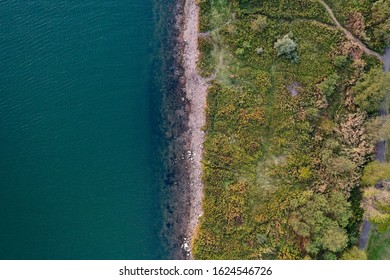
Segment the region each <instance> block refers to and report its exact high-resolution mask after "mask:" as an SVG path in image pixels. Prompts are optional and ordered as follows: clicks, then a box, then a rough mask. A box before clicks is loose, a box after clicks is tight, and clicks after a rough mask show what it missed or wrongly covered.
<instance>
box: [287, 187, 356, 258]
mask: <svg viewBox="0 0 390 280" xmlns="http://www.w3.org/2000/svg"><path fill="white" fill-rule="evenodd" d="M290 203H291V206H292V208H293V209H294V211H293V212H292V214H291V216H290V219H289V225H290V226H291V227H292V229H293V231H294V232H295V233H296V234H297V235H298V236H299V237H300V238H302V239H303V240H305V242H304V244H305V250H306V253H309V254H311V255H312V256H317V255H318V254H319V253H320V252H322V253H324V254H325V253H328V255H330V253H337V252H340V251H342V250H343V249H344V248H346V247H347V245H348V235H347V232H346V229H345V227H346V226H347V224H348V221H349V219H350V217H351V216H352V212H351V210H350V203H349V202H348V201H347V198H346V197H345V196H344V195H343V194H342V193H341V192H334V193H332V194H318V193H314V192H312V191H304V192H302V194H301V197H299V198H298V199H292V200H291V202H290Z"/></svg>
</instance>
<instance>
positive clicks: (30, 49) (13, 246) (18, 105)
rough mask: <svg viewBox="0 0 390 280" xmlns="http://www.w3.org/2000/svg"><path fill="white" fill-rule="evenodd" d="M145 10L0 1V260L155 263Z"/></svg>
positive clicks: (147, 3) (155, 143) (156, 177)
mask: <svg viewBox="0 0 390 280" xmlns="http://www.w3.org/2000/svg"><path fill="white" fill-rule="evenodd" d="M153 4H154V3H153V0H83V1H71V0H56V1H48V0H36V1H27V0H18V1H15V0H0V259H159V258H164V255H162V254H163V253H162V252H163V250H162V244H161V241H160V239H159V232H160V228H161V223H162V218H161V213H160V204H159V188H160V179H161V174H160V170H161V164H162V163H161V160H160V159H159V157H158V152H157V150H158V149H159V147H160V146H159V145H160V143H159V138H158V135H157V134H158V133H157V132H156V131H157V130H156V126H157V125H158V122H159V119H158V118H159V115H158V108H156V106H155V105H156V104H158V100H157V99H158V98H159V94H158V92H157V91H156V90H155V89H154V88H153V76H152V72H153V67H155V65H154V66H153V64H152V59H153V48H152V47H151V46H152V45H153V40H155V37H154V36H153V33H154V30H155V21H154V19H153Z"/></svg>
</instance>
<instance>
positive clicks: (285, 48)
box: [274, 34, 299, 63]
mask: <svg viewBox="0 0 390 280" xmlns="http://www.w3.org/2000/svg"><path fill="white" fill-rule="evenodd" d="M274 48H275V49H276V50H277V52H278V56H281V57H285V58H287V59H288V60H290V61H291V62H294V63H297V62H298V60H299V56H298V50H297V48H298V46H297V43H295V42H294V41H293V35H292V34H287V35H284V36H283V38H281V39H278V40H277V41H276V42H275V44H274Z"/></svg>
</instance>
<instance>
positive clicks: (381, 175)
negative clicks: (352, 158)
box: [362, 161, 390, 186]
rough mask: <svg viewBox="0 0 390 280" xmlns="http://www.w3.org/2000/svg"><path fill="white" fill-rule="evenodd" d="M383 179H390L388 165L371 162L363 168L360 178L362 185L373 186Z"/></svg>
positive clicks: (389, 165) (389, 164)
mask: <svg viewBox="0 0 390 280" xmlns="http://www.w3.org/2000/svg"><path fill="white" fill-rule="evenodd" d="M385 179H390V163H384V162H379V161H373V162H370V163H369V164H367V165H366V167H365V168H364V172H363V177H362V182H363V184H364V185H366V186H373V185H375V184H377V183H378V182H380V181H382V180H385Z"/></svg>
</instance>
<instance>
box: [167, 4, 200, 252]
mask: <svg viewBox="0 0 390 280" xmlns="http://www.w3.org/2000/svg"><path fill="white" fill-rule="evenodd" d="M173 9H174V10H173V11H172V12H173V14H175V15H176V17H175V19H174V20H175V22H174V23H173V24H172V25H171V27H172V30H171V31H169V33H171V34H169V36H170V37H171V38H174V39H173V40H172V41H170V42H169V43H168V44H167V46H166V47H165V48H166V53H171V54H172V53H173V52H172V50H175V52H174V55H173V57H172V60H171V59H169V58H167V59H166V64H165V65H163V69H162V70H163V71H164V72H165V73H166V75H167V76H166V77H165V83H164V86H165V90H164V101H163V108H164V110H165V111H164V112H163V115H164V119H165V123H164V127H163V130H164V132H165V139H166V141H167V144H166V151H165V155H164V156H165V158H166V159H167V161H166V168H165V169H166V172H165V173H166V178H165V182H164V190H163V202H164V203H163V211H164V213H165V217H164V218H165V222H164V228H163V233H162V235H163V239H164V240H165V243H166V244H167V251H168V252H169V255H170V258H172V259H192V258H193V256H192V252H191V244H192V239H193V235H194V231H195V229H196V227H197V224H198V219H199V217H200V216H201V215H202V208H201V202H202V196H203V185H202V180H201V174H202V166H201V159H202V152H203V141H204V132H203V130H202V127H203V126H204V124H205V110H204V108H205V105H206V94H207V87H208V83H207V80H205V79H203V78H202V77H200V76H199V75H198V73H197V68H196V63H197V60H198V13H199V9H198V6H197V5H196V4H195V0H177V1H176V3H175V5H174V7H173Z"/></svg>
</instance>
